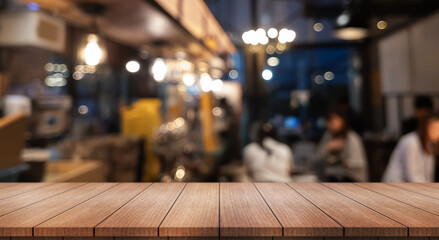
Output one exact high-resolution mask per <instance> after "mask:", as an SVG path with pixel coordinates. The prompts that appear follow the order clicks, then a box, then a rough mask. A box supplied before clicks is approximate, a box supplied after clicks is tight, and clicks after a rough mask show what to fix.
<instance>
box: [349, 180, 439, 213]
mask: <svg viewBox="0 0 439 240" xmlns="http://www.w3.org/2000/svg"><path fill="white" fill-rule="evenodd" d="M356 184H357V185H358V186H361V187H364V188H367V189H370V190H372V191H374V192H377V193H379V194H382V195H384V196H387V197H390V198H393V199H395V200H397V201H400V202H403V203H407V204H410V205H412V206H415V207H417V208H420V209H423V210H425V211H428V212H431V213H434V214H436V215H439V200H438V199H436V198H432V197H429V196H425V195H421V194H418V193H414V192H410V191H408V190H405V189H402V188H399V187H395V186H392V185H389V184H380V183H356Z"/></svg>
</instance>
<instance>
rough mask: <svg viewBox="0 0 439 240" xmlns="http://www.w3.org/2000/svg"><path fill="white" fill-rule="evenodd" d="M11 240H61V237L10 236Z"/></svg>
mask: <svg viewBox="0 0 439 240" xmlns="http://www.w3.org/2000/svg"><path fill="white" fill-rule="evenodd" d="M11 240H63V239H62V237H11Z"/></svg>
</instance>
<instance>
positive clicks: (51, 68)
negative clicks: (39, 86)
mask: <svg viewBox="0 0 439 240" xmlns="http://www.w3.org/2000/svg"><path fill="white" fill-rule="evenodd" d="M44 69H46V71H48V72H53V64H52V63H47V64H46V65H44Z"/></svg>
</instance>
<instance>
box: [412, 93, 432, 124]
mask: <svg viewBox="0 0 439 240" xmlns="http://www.w3.org/2000/svg"><path fill="white" fill-rule="evenodd" d="M414 103H415V106H414V107H415V116H416V118H417V119H424V118H426V117H427V116H428V115H430V114H431V113H432V112H433V102H432V101H431V98H430V97H429V96H417V97H416V98H415V102H414Z"/></svg>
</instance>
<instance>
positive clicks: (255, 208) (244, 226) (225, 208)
mask: <svg viewBox="0 0 439 240" xmlns="http://www.w3.org/2000/svg"><path fill="white" fill-rule="evenodd" d="M220 226H221V228H220V235H221V237H223V236H260V237H263V236H282V226H281V225H280V224H279V222H278V221H277V219H276V217H275V216H274V215H273V213H272V212H271V210H270V208H268V206H267V204H266V203H265V201H264V199H263V198H262V197H261V195H260V194H259V192H258V190H257V189H256V187H255V186H254V185H253V184H252V183H220Z"/></svg>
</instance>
